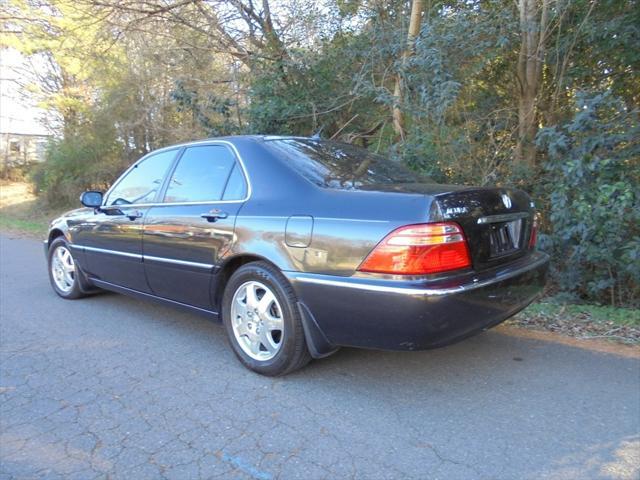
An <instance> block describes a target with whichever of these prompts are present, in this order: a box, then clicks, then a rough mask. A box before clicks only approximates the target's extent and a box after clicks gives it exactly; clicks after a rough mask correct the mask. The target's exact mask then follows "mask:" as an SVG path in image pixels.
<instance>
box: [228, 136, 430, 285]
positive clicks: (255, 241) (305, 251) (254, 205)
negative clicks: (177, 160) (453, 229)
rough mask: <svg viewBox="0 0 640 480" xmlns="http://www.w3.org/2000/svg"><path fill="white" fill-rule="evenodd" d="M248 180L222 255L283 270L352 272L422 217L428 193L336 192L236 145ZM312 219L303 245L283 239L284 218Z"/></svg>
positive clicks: (246, 145)
mask: <svg viewBox="0 0 640 480" xmlns="http://www.w3.org/2000/svg"><path fill="white" fill-rule="evenodd" d="M236 146H237V148H238V151H239V153H240V155H241V156H242V157H243V161H244V162H245V165H246V167H247V170H248V173H249V176H250V181H251V183H252V194H251V197H250V199H249V200H248V201H247V202H246V203H245V204H244V205H243V206H242V208H241V209H240V212H239V213H238V217H237V219H236V226H235V236H236V238H235V242H234V245H233V247H232V248H231V250H230V251H229V252H228V253H227V255H226V260H229V259H231V258H233V257H236V256H238V255H256V256H259V257H263V258H265V259H268V260H269V261H271V262H272V263H274V264H275V265H276V266H277V267H278V268H280V269H281V270H284V271H300V272H309V273H324V274H332V275H344V276H346V275H352V274H353V273H354V272H355V270H356V269H357V267H358V266H359V265H360V263H361V262H362V261H363V260H364V258H365V257H366V255H367V254H368V253H369V252H370V251H371V250H372V249H373V247H374V246H375V245H376V244H377V243H378V242H379V241H380V240H382V238H384V236H385V235H387V234H388V233H389V232H391V231H392V230H394V229H395V228H397V227H399V226H401V225H407V224H411V223H419V222H423V221H426V220H427V218H428V215H429V211H430V208H431V202H432V197H431V196H428V195H424V194H418V193H415V194H414V193H411V194H407V193H387V192H368V191H338V190H329V189H322V188H319V187H316V186H315V185H313V184H311V183H310V182H308V181H307V180H305V179H304V178H301V177H300V176H298V175H297V174H295V173H294V172H292V171H291V170H290V169H289V168H288V167H287V166H286V165H283V164H282V161H281V160H280V159H278V158H276V157H275V156H273V155H272V154H271V153H270V152H269V151H268V150H266V149H264V148H261V147H260V145H259V143H257V142H253V143H252V142H251V141H249V140H247V141H244V142H240V143H238V144H236ZM294 215H299V216H310V217H312V219H313V221H312V233H311V242H310V243H309V245H308V246H304V247H299V246H290V245H287V242H286V241H285V230H286V226H287V220H288V219H289V218H290V217H291V216H294Z"/></svg>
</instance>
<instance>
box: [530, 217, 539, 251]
mask: <svg viewBox="0 0 640 480" xmlns="http://www.w3.org/2000/svg"><path fill="white" fill-rule="evenodd" d="M537 241H538V217H536V216H535V215H534V217H533V224H532V225H531V236H530V237H529V250H533V249H534V248H536V242H537Z"/></svg>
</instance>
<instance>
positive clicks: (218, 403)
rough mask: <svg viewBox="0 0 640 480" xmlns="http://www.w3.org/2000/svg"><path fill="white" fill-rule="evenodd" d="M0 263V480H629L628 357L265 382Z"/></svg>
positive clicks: (442, 361) (570, 351)
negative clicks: (69, 298) (63, 296)
mask: <svg viewBox="0 0 640 480" xmlns="http://www.w3.org/2000/svg"><path fill="white" fill-rule="evenodd" d="M0 251H1V255H0V256H1V263H0V282H1V283H0V479H9V478H51V479H57V478H65V479H73V478H78V479H91V478H124V479H144V478H154V479H155V478H161V479H163V478H167V479H171V478H179V479H187V478H194V479H197V478H225V479H227V478H232V479H235V478H237V479H257V480H270V479H297V478H299V479H311V480H314V479H323V478H328V479H334V478H356V479H413V478H415V479H427V478H428V479H447V480H453V479H465V480H468V479H476V478H478V479H540V478H545V479H546V478H549V479H573V478H575V479H578V478H579V479H585V478H604V479H637V478H640V470H639V465H640V437H639V432H640V360H638V359H637V358H625V357H621V356H617V355H610V354H603V353H597V352H593V351H589V350H584V349H578V348H573V347H569V346H565V345H560V344H556V343H549V342H544V341H540V340H532V339H526V338H518V337H514V336H507V335H503V334H500V333H499V332H495V331H490V332H487V333H484V334H482V335H479V336H476V337H474V338H471V339H468V340H466V341H464V342H462V343H459V344H457V345H454V346H451V347H447V348H444V349H439V350H432V351H427V352H413V353H393V352H375V351H364V350H354V349H342V350H341V351H340V352H338V353H337V354H335V355H333V356H332V357H330V358H327V359H324V360H320V361H315V362H312V363H311V364H310V365H309V366H308V367H306V368H305V369H303V370H301V371H299V372H296V373H295V374H292V375H289V376H287V377H285V378H275V379H273V378H266V377H261V376H258V375H256V374H253V373H251V372H249V371H247V370H245V369H244V368H243V367H242V366H241V365H240V363H239V362H238V361H237V360H236V359H235V357H234V355H233V353H232V352H231V350H230V348H229V347H228V346H227V343H226V338H225V334H224V331H223V328H222V327H221V326H220V325H218V324H215V323H212V322H210V321H208V320H207V319H205V318H203V317H200V316H195V315H192V314H188V313H183V312H181V311H178V310H174V309H172V308H170V307H165V306H161V305H157V304H153V303H148V302H143V301H138V300H135V299H131V298H128V297H125V296H122V295H116V294H110V293H105V294H101V295H96V296H93V297H90V298H86V299H82V300H76V301H65V300H62V299H60V298H58V297H57V296H56V295H55V294H54V293H53V291H52V289H51V288H50V286H49V283H48V279H47V275H46V267H45V261H44V257H43V254H42V247H41V245H40V243H39V242H37V241H34V240H30V239H20V238H11V237H10V236H8V235H4V236H0Z"/></svg>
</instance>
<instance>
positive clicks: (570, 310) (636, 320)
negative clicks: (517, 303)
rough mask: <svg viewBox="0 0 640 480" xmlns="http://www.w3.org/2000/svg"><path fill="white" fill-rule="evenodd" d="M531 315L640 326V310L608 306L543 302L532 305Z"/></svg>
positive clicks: (529, 308) (527, 310)
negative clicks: (559, 316)
mask: <svg viewBox="0 0 640 480" xmlns="http://www.w3.org/2000/svg"><path fill="white" fill-rule="evenodd" d="M525 312H526V313H528V314H529V315H541V316H547V317H554V316H558V315H564V316H570V317H577V316H583V317H589V318H590V319H591V320H592V321H594V322H599V323H603V322H612V323H615V324H616V325H623V326H640V309H637V308H619V307H611V306H608V305H576V304H557V303H551V302H545V301H541V302H538V303H534V304H532V305H530V306H529V307H528V308H527V309H526V310H525Z"/></svg>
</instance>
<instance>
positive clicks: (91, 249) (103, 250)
mask: <svg viewBox="0 0 640 480" xmlns="http://www.w3.org/2000/svg"><path fill="white" fill-rule="evenodd" d="M72 247H73V248H77V249H84V250H85V251H87V252H96V253H106V254H109V255H118V256H120V257H129V258H135V259H138V260H142V255H140V254H139V253H129V252H121V251H119V250H108V249H106V248H97V247H87V246H85V245H72Z"/></svg>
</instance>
